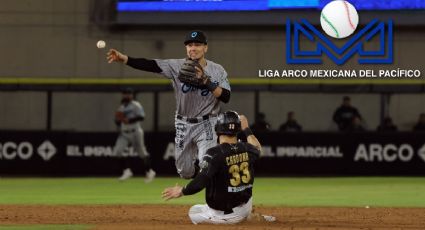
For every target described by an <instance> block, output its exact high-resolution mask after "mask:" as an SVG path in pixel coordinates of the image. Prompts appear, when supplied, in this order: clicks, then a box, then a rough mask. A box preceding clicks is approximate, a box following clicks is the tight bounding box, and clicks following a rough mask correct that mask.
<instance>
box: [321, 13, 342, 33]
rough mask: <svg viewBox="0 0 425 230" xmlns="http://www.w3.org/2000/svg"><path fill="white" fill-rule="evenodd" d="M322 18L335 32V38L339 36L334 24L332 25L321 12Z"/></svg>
mask: <svg viewBox="0 0 425 230" xmlns="http://www.w3.org/2000/svg"><path fill="white" fill-rule="evenodd" d="M321 16H322V18H323V19H324V20H325V22H326V23H328V25H329V26H330V27H331V28H332V29H333V31H334V32H335V34H336V37H337V38H339V33H338V30H336V28H335V26H334V25H332V23H331V22H330V21H329V20H328V19H327V18H326V16H325V14H323V13H322V15H321Z"/></svg>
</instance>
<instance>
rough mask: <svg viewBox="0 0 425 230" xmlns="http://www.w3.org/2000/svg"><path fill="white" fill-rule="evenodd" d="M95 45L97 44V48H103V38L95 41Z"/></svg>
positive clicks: (104, 44)
mask: <svg viewBox="0 0 425 230" xmlns="http://www.w3.org/2000/svg"><path fill="white" fill-rule="evenodd" d="M96 46H97V48H99V49H103V48H105V46H106V43H105V41H103V40H99V41H97V43H96Z"/></svg>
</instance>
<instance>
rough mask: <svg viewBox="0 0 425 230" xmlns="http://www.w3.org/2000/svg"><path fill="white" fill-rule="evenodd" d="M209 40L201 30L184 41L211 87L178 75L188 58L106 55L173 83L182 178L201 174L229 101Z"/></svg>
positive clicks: (223, 74) (223, 73)
mask: <svg viewBox="0 0 425 230" xmlns="http://www.w3.org/2000/svg"><path fill="white" fill-rule="evenodd" d="M207 43H208V42H207V38H206V36H205V34H204V33H203V32H202V31H192V32H190V33H189V34H188V35H187V36H186V39H185V40H184V45H185V47H186V54H187V57H188V58H190V59H192V60H196V61H197V62H198V63H199V64H200V65H201V66H202V70H200V72H203V73H204V74H205V75H206V76H208V78H209V80H210V83H211V84H209V85H208V87H204V88H202V87H194V86H193V85H190V84H187V83H183V82H181V81H180V80H179V78H178V75H179V72H180V70H181V67H182V65H183V63H184V62H185V59H184V58H182V59H166V60H162V59H155V60H149V59H145V58H132V57H128V56H127V55H124V54H122V53H120V52H118V51H117V50H114V49H111V50H109V52H108V54H107V59H108V61H109V63H111V62H114V61H115V62H122V63H125V64H127V65H129V66H131V67H133V68H136V69H140V70H144V71H149V72H154V73H160V74H162V75H164V76H165V77H167V78H168V79H170V80H171V81H172V84H173V87H174V91H175V97H176V102H177V109H176V115H175V127H176V137H175V144H176V148H175V158H176V168H177V172H178V173H179V174H180V176H181V177H183V178H192V177H194V176H195V175H196V173H197V172H198V169H197V167H198V166H197V164H196V163H195V162H196V160H197V159H198V160H199V161H201V160H202V158H203V156H204V154H205V152H206V151H207V149H209V148H211V147H213V146H215V145H216V144H217V136H216V134H215V132H214V131H213V127H214V126H215V123H216V121H217V114H218V113H219V111H220V101H223V102H225V103H227V102H229V100H230V85H229V82H228V80H227V73H226V71H225V70H224V68H223V67H222V66H221V65H219V64H217V63H214V62H212V61H210V60H207V59H205V54H206V53H207V51H208V45H207Z"/></svg>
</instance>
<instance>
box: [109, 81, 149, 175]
mask: <svg viewBox="0 0 425 230" xmlns="http://www.w3.org/2000/svg"><path fill="white" fill-rule="evenodd" d="M133 98H134V92H133V89H131V88H127V89H125V90H124V91H123V96H122V100H121V105H120V106H119V108H118V110H117V111H116V113H115V123H116V124H117V125H119V126H120V134H119V136H118V139H117V142H116V143H115V146H114V155H116V156H122V153H123V151H124V150H125V149H126V148H127V147H128V146H130V145H131V146H133V149H134V151H135V152H137V153H138V154H139V156H140V157H141V158H142V159H143V162H144V168H145V172H146V178H145V182H146V183H149V182H151V181H152V180H153V179H154V178H155V174H156V173H155V171H153V170H152V168H151V162H150V157H149V153H148V151H147V150H146V146H145V136H144V133H143V129H142V127H141V124H140V122H141V121H143V120H144V118H145V111H144V110H143V107H142V105H140V103H139V102H137V101H135V100H133ZM122 163H123V165H124V170H123V174H122V176H121V177H120V178H119V180H126V179H128V178H130V177H132V176H133V172H132V171H131V168H130V167H129V163H128V158H122Z"/></svg>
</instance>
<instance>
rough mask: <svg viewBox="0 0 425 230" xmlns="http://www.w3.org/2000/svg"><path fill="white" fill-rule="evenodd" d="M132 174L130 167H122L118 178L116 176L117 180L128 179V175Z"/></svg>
mask: <svg viewBox="0 0 425 230" xmlns="http://www.w3.org/2000/svg"><path fill="white" fill-rule="evenodd" d="M132 176H133V172H132V171H131V169H129V168H126V169H124V171H123V172H122V175H121V177H120V178H118V180H120V181H124V180H127V179H129V178H130V177H132Z"/></svg>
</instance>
